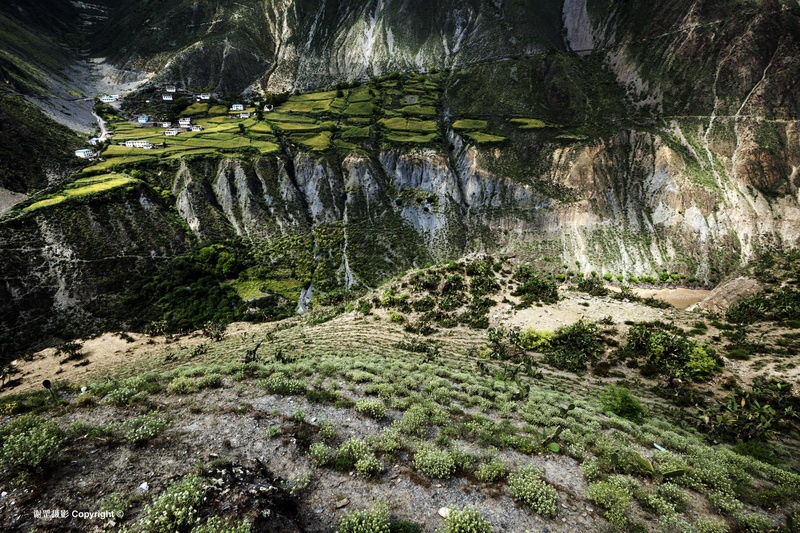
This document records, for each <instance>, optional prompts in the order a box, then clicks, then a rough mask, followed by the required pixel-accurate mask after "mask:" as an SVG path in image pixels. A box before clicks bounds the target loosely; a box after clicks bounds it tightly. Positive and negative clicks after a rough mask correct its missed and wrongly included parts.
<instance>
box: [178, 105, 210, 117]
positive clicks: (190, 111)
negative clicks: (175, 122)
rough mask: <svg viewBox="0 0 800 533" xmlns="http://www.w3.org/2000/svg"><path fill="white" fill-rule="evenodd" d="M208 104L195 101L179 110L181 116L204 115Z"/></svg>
mask: <svg viewBox="0 0 800 533" xmlns="http://www.w3.org/2000/svg"><path fill="white" fill-rule="evenodd" d="M208 108H209V104H206V103H203V102H195V103H193V104H192V105H190V106H189V107H187V108H186V109H184V110H183V111H182V112H181V116H184V117H193V116H195V115H205V114H207V113H208Z"/></svg>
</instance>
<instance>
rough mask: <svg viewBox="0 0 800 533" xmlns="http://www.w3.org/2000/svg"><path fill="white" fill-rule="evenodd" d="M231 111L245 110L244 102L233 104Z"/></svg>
mask: <svg viewBox="0 0 800 533" xmlns="http://www.w3.org/2000/svg"><path fill="white" fill-rule="evenodd" d="M231 111H244V104H233V105H232V106H231Z"/></svg>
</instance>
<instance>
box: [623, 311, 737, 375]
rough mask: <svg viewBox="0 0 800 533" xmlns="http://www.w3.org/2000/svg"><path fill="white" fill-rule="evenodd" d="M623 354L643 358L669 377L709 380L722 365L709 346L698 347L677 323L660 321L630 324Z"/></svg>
mask: <svg viewBox="0 0 800 533" xmlns="http://www.w3.org/2000/svg"><path fill="white" fill-rule="evenodd" d="M623 353H624V354H625V355H627V356H628V357H630V358H633V359H636V358H638V357H643V358H644V360H645V361H646V362H647V364H648V365H649V366H650V367H651V368H653V369H655V370H656V371H657V372H660V373H661V374H664V375H665V376H667V377H669V378H681V377H687V378H689V379H693V380H698V381H703V380H708V379H710V378H711V377H712V376H713V374H714V373H715V372H716V371H717V370H718V369H719V367H720V364H721V361H720V359H719V357H717V356H716V354H715V353H714V352H713V350H712V349H711V348H710V347H707V346H706V347H701V346H698V345H697V343H696V342H695V341H694V340H692V339H689V338H688V337H687V336H686V334H685V333H684V332H683V330H681V329H680V328H678V327H677V326H674V325H671V324H665V323H664V322H660V321H655V322H642V323H640V324H634V325H633V326H631V328H630V329H629V330H628V338H627V340H626V344H625V346H624V348H623Z"/></svg>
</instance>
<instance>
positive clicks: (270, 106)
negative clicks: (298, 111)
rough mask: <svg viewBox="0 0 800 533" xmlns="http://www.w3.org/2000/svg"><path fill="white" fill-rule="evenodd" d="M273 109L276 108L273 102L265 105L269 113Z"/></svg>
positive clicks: (265, 109)
mask: <svg viewBox="0 0 800 533" xmlns="http://www.w3.org/2000/svg"><path fill="white" fill-rule="evenodd" d="M273 109H275V106H274V105H272V104H267V105H265V106H264V111H266V112H267V113H269V112H270V111H272V110H273Z"/></svg>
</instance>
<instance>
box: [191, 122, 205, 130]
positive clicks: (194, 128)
mask: <svg viewBox="0 0 800 533" xmlns="http://www.w3.org/2000/svg"><path fill="white" fill-rule="evenodd" d="M192 131H203V126H198V125H196V124H195V125H194V126H192Z"/></svg>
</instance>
